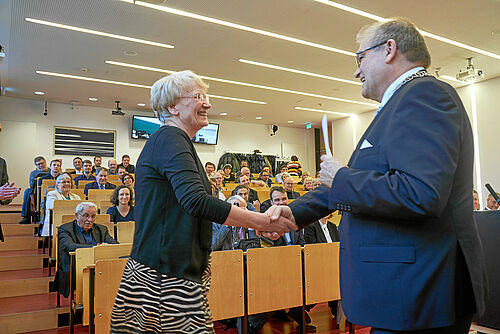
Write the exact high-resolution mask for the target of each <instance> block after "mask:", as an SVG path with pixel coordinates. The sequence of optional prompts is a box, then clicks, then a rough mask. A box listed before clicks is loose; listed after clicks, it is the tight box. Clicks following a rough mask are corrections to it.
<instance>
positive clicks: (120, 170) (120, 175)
mask: <svg viewBox="0 0 500 334" xmlns="http://www.w3.org/2000/svg"><path fill="white" fill-rule="evenodd" d="M125 174H128V173H127V169H126V168H125V167H123V166H120V165H118V178H119V179H120V180H122V181H123V177H124V176H125Z"/></svg>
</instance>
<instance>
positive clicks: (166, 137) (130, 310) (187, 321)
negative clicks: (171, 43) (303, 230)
mask: <svg viewBox="0 0 500 334" xmlns="http://www.w3.org/2000/svg"><path fill="white" fill-rule="evenodd" d="M207 88H208V86H207V85H206V84H205V83H204V82H203V81H202V80H201V78H200V77H198V76H197V75H196V74H194V73H193V72H191V71H182V72H176V73H173V74H171V75H169V76H167V77H164V78H162V79H160V80H158V81H157V82H156V83H155V84H154V85H153V87H152V88H151V103H150V104H151V106H152V108H153V110H154V112H155V114H156V116H157V117H158V118H159V120H160V121H161V123H162V126H161V127H160V128H159V129H158V130H156V132H155V133H154V134H153V135H152V136H151V137H150V138H149V139H148V141H147V142H146V145H145V146H144V148H143V150H142V152H141V154H140V157H139V159H138V161H137V165H136V170H135V178H136V179H135V196H136V203H135V211H134V218H135V222H136V224H135V234H134V245H133V246H132V252H131V254H130V259H129V260H128V262H127V264H126V266H125V270H124V273H123V277H122V281H121V284H120V288H119V290H118V295H117V296H116V299H115V304H114V307H113V312H112V315H111V333H214V328H213V324H212V317H211V314H210V310H209V307H208V300H207V292H208V289H209V286H210V248H211V243H212V238H211V235H212V222H216V223H219V224H225V225H232V226H244V227H251V228H253V229H256V230H260V231H273V232H278V233H279V234H284V233H285V232H288V229H289V228H296V227H295V226H294V225H295V224H293V223H292V222H291V221H286V220H284V221H281V220H280V221H276V222H272V223H271V219H270V218H269V216H267V215H265V214H260V213H257V212H251V211H248V210H244V209H243V208H239V207H237V206H235V205H231V204H230V203H227V202H224V201H221V200H219V199H218V198H216V197H213V196H212V195H211V194H212V188H211V182H210V181H209V180H208V178H207V174H206V172H205V168H204V166H203V164H202V163H201V161H200V159H199V157H198V154H197V153H196V150H195V147H194V144H193V142H192V140H191V138H193V137H194V136H195V135H196V132H198V131H199V130H200V129H201V128H203V127H205V126H207V125H208V112H209V110H210V108H211V107H212V105H211V104H210V102H209V99H208V96H207Z"/></svg>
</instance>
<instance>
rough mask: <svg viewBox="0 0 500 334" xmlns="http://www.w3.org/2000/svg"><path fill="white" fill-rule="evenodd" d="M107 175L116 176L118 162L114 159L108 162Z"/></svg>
mask: <svg viewBox="0 0 500 334" xmlns="http://www.w3.org/2000/svg"><path fill="white" fill-rule="evenodd" d="M108 175H118V162H116V160H115V159H109V160H108Z"/></svg>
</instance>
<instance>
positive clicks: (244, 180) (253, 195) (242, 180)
mask: <svg viewBox="0 0 500 334" xmlns="http://www.w3.org/2000/svg"><path fill="white" fill-rule="evenodd" d="M238 185H240V186H243V187H245V188H247V190H248V199H247V201H249V202H250V203H252V204H253V205H258V204H260V202H259V196H258V195H257V192H256V191H255V190H253V189H250V179H249V178H248V176H246V175H240V177H239V178H238Z"/></svg>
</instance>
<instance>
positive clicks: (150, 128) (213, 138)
mask: <svg viewBox="0 0 500 334" xmlns="http://www.w3.org/2000/svg"><path fill="white" fill-rule="evenodd" d="M160 126H161V123H160V121H159V120H158V118H156V117H151V116H139V115H134V117H133V118H132V132H131V137H132V138H134V139H149V137H151V135H152V134H153V133H154V132H155V131H156V130H158V129H159V128H160ZM218 137H219V124H215V123H209V124H208V125H207V126H206V127H204V128H202V129H201V130H200V131H198V132H197V133H196V135H195V136H194V138H192V140H193V142H195V143H200V144H208V145H217V139H218Z"/></svg>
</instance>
